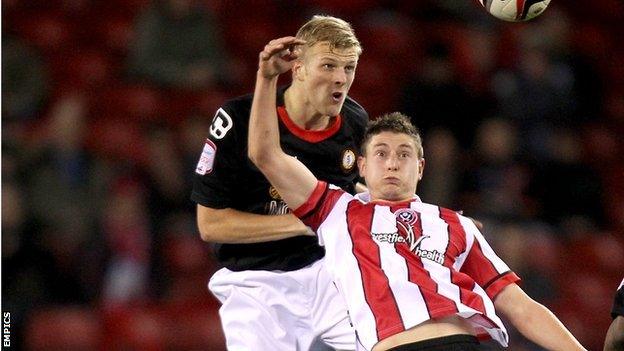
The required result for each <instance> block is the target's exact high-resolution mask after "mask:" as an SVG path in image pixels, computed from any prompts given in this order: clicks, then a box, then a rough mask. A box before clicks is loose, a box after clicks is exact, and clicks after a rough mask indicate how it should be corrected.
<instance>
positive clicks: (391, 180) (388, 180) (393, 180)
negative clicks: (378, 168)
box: [383, 177, 401, 185]
mask: <svg viewBox="0 0 624 351" xmlns="http://www.w3.org/2000/svg"><path fill="white" fill-rule="evenodd" d="M383 180H384V181H385V182H386V183H388V184H395V185H399V184H400V183H401V179H399V178H397V177H384V179H383Z"/></svg>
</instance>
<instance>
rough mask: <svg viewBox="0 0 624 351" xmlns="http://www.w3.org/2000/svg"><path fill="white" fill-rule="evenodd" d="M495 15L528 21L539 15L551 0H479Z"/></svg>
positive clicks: (506, 18) (505, 18)
mask: <svg viewBox="0 0 624 351" xmlns="http://www.w3.org/2000/svg"><path fill="white" fill-rule="evenodd" d="M479 2H480V3H481V5H483V7H484V8H485V9H486V10H487V11H488V12H489V13H490V14H491V15H492V16H494V17H496V18H499V19H502V20H504V21H509V22H521V21H528V20H530V19H532V18H535V17H537V16H539V15H540V14H541V13H542V12H544V10H546V7H548V4H549V3H550V0H479Z"/></svg>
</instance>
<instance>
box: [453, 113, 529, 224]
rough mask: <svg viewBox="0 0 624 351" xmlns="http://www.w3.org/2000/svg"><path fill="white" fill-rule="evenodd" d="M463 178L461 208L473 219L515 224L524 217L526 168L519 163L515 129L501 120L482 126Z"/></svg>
mask: <svg viewBox="0 0 624 351" xmlns="http://www.w3.org/2000/svg"><path fill="white" fill-rule="evenodd" d="M474 149H475V152H476V154H475V155H474V157H473V159H472V161H471V163H470V164H468V167H469V168H468V169H467V170H466V176H465V177H464V185H463V188H464V189H465V192H464V195H463V197H464V198H463V201H464V205H465V207H462V208H464V209H465V210H466V211H467V213H471V214H474V215H475V216H486V217H490V216H492V217H495V218H498V219H499V220H500V219H502V220H518V219H521V218H523V217H524V215H525V214H526V208H525V205H526V204H525V199H524V194H523V193H524V190H525V188H526V183H527V181H528V171H527V169H526V166H525V165H524V164H523V163H522V162H520V160H519V159H518V156H517V155H518V135H517V132H516V128H514V126H513V124H512V123H510V122H509V121H506V120H503V119H489V120H486V121H484V122H483V123H481V124H480V125H479V127H478V130H477V133H476V137H475V147H474Z"/></svg>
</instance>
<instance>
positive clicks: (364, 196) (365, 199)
mask: <svg viewBox="0 0 624 351" xmlns="http://www.w3.org/2000/svg"><path fill="white" fill-rule="evenodd" d="M355 199H356V200H358V201H360V202H361V203H365V204H366V203H369V202H370V201H371V200H370V192H368V191H364V192H361V193H357V194H355ZM412 201H416V202H422V200H421V199H420V197H419V196H418V195H416V194H414V197H413V198H412Z"/></svg>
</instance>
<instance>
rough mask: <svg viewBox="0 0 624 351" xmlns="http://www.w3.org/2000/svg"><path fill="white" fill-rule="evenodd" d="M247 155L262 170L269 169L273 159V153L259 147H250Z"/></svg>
mask: <svg viewBox="0 0 624 351" xmlns="http://www.w3.org/2000/svg"><path fill="white" fill-rule="evenodd" d="M247 157H249V159H250V160H251V162H253V164H254V165H256V167H258V169H260V170H265V169H269V168H270V167H271V162H272V160H273V158H274V157H273V155H272V154H271V153H270V152H267V151H263V150H260V149H259V148H255V147H251V146H250V147H249V150H248V151H247Z"/></svg>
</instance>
